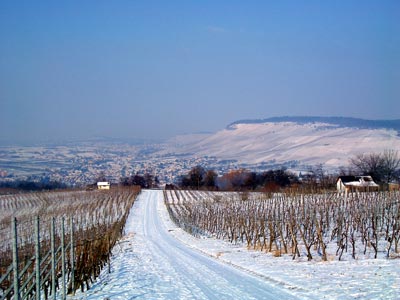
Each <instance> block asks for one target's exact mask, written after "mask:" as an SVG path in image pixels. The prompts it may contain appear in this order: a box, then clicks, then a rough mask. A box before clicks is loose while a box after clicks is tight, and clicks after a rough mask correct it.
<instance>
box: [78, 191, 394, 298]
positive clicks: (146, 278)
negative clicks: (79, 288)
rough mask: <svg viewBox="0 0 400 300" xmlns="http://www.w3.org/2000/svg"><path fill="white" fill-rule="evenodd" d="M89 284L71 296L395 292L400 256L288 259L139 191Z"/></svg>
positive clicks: (290, 295)
mask: <svg viewBox="0 0 400 300" xmlns="http://www.w3.org/2000/svg"><path fill="white" fill-rule="evenodd" d="M113 251H114V252H113V253H114V256H113V259H112V262H111V273H107V270H106V269H107V268H106V269H105V270H103V272H102V274H101V276H100V278H99V279H98V281H97V282H96V283H95V284H94V286H93V287H92V289H90V290H89V291H87V292H86V293H79V294H77V295H76V296H75V297H74V299H136V298H139V299H172V298H173V299H288V298H298V299H400V292H399V291H400V260H398V259H390V260H388V259H370V260H349V261H328V262H315V261H311V262H307V261H298V260H296V261H292V259H291V256H282V257H274V256H273V255H271V254H266V253H263V252H260V251H249V250H247V249H246V247H245V246H243V245H233V244H231V243H228V242H225V241H222V240H217V239H214V238H204V237H203V238H195V237H193V236H191V235H189V234H188V233H186V232H185V231H183V230H182V229H181V228H178V227H177V226H176V225H175V224H174V223H173V222H172V221H171V220H170V218H169V215H168V212H167V210H166V207H165V205H164V204H163V197H162V192H161V191H144V192H143V193H142V194H141V196H140V197H139V199H138V200H137V202H136V203H135V205H134V206H133V208H132V211H131V214H130V216H129V218H128V222H127V224H126V228H125V236H124V238H123V239H122V240H121V241H120V243H119V244H118V245H117V246H116V247H115V248H114V250H113Z"/></svg>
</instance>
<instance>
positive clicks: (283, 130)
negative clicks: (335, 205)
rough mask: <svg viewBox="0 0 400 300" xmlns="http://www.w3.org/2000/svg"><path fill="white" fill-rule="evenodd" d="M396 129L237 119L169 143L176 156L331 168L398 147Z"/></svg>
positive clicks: (363, 123)
mask: <svg viewBox="0 0 400 300" xmlns="http://www.w3.org/2000/svg"><path fill="white" fill-rule="evenodd" d="M399 131H400V120H394V121H383V120H382V121H369V120H361V119H352V118H323V117H281V118H271V119H265V120H245V121H237V122H234V123H232V124H230V125H229V126H227V127H226V128H225V129H222V130H220V131H217V132H216V133H213V134H208V135H204V134H202V135H198V136H196V135H188V136H179V137H176V138H174V139H172V140H170V141H169V143H170V145H171V148H172V149H173V150H172V149H171V150H170V151H172V152H174V153H176V154H187V155H195V156H211V157H216V158H217V159H219V160H237V161H238V162H239V163H244V164H250V165H257V164H261V163H269V164H281V163H282V164H283V163H287V162H295V163H296V164H302V165H316V164H324V165H325V167H327V168H330V169H331V168H336V167H338V166H345V165H347V164H348V159H349V158H350V157H352V156H354V155H356V154H359V153H371V152H383V151H384V150H386V149H394V150H398V149H400V135H399ZM196 137H197V138H196Z"/></svg>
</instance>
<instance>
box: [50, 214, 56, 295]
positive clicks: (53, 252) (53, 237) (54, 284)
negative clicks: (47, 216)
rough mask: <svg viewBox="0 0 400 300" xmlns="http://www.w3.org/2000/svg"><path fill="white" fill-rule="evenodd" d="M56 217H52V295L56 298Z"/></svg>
mask: <svg viewBox="0 0 400 300" xmlns="http://www.w3.org/2000/svg"><path fill="white" fill-rule="evenodd" d="M54 223H55V219H54V217H53V218H52V219H51V225H50V231H51V233H50V243H51V295H52V297H53V300H56V249H55V248H56V246H55V228H54V227H55V224H54Z"/></svg>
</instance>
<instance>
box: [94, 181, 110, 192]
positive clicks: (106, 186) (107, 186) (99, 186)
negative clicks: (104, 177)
mask: <svg viewBox="0 0 400 300" xmlns="http://www.w3.org/2000/svg"><path fill="white" fill-rule="evenodd" d="M97 189H98V190H109V189H110V183H109V182H108V181H99V182H98V183H97Z"/></svg>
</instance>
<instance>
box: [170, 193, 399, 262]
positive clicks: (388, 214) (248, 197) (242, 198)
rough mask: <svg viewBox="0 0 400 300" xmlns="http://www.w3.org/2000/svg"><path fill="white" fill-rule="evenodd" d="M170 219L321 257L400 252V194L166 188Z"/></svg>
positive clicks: (262, 246)
mask: <svg viewBox="0 0 400 300" xmlns="http://www.w3.org/2000/svg"><path fill="white" fill-rule="evenodd" d="M165 202H166V205H167V207H168V210H169V212H170V215H171V216H172V218H173V220H174V221H175V222H176V223H177V224H179V225H180V226H182V227H183V228H184V229H185V230H187V231H189V232H190V233H192V234H208V235H213V236H215V237H217V238H221V239H226V240H228V241H230V242H232V243H237V242H242V243H245V244H246V245H247V247H248V248H252V249H259V250H261V251H267V252H271V253H273V254H274V255H276V256H280V255H282V254H290V255H292V257H293V259H296V258H297V257H301V256H305V257H307V259H308V260H312V259H313V258H314V257H320V258H321V259H322V260H323V261H327V260H330V259H334V257H337V259H338V260H342V259H343V258H344V256H343V255H344V254H347V256H348V257H352V258H353V259H358V258H361V257H374V258H377V257H378V256H379V255H382V256H385V257H388V258H389V257H398V256H399V253H400V248H399V241H400V210H399V208H400V193H399V192H376V193H357V194H350V195H347V196H343V195H337V194H335V193H325V194H275V195H273V197H267V196H266V194H263V193H216V192H214V193H212V192H198V191H182V190H173V191H165Z"/></svg>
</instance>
